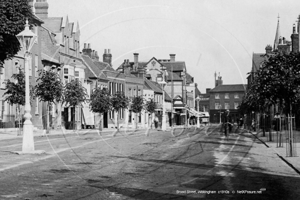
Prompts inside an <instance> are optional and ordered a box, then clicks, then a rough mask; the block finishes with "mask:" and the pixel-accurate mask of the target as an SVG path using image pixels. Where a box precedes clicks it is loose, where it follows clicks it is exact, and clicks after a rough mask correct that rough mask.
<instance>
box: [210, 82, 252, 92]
mask: <svg viewBox="0 0 300 200" xmlns="http://www.w3.org/2000/svg"><path fill="white" fill-rule="evenodd" d="M246 87H247V85H244V84H232V85H219V86H217V87H215V88H214V89H212V90H210V92H245V91H246Z"/></svg>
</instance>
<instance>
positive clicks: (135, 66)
mask: <svg viewBox="0 0 300 200" xmlns="http://www.w3.org/2000/svg"><path fill="white" fill-rule="evenodd" d="M133 56H134V68H135V70H134V71H136V70H137V69H138V66H139V54H138V53H134V54H133Z"/></svg>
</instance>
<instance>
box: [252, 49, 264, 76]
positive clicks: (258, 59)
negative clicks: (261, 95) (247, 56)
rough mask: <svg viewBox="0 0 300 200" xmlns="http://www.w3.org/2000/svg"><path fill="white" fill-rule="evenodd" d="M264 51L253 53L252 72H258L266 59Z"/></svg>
mask: <svg viewBox="0 0 300 200" xmlns="http://www.w3.org/2000/svg"><path fill="white" fill-rule="evenodd" d="M264 55H265V54H264V53H253V56H252V72H256V71H257V70H258V69H259V68H260V65H261V64H262V62H263V61H264V60H265V57H264Z"/></svg>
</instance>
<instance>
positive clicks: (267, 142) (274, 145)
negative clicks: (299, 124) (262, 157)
mask: <svg viewBox="0 0 300 200" xmlns="http://www.w3.org/2000/svg"><path fill="white" fill-rule="evenodd" d="M293 132H294V138H295V143H294V151H293V155H292V156H290V153H289V151H288V149H287V145H288V144H287V140H286V138H287V135H288V132H287V131H282V132H281V133H277V132H276V131H271V136H270V132H267V131H266V132H265V135H264V134H263V132H262V131H261V130H260V131H258V132H250V133H252V134H253V135H254V136H256V137H257V139H259V140H260V141H261V142H262V143H263V145H261V146H262V149H261V150H262V151H264V149H263V148H269V149H272V152H273V153H274V154H276V155H277V156H278V157H279V158H280V159H281V160H283V161H284V162H285V163H286V164H287V165H289V167H291V168H292V169H293V170H295V172H297V173H298V174H299V175H300V157H299V155H300V144H299V143H300V131H293ZM280 135H281V140H280Z"/></svg>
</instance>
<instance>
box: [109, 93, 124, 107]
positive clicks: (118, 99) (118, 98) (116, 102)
mask: <svg viewBox="0 0 300 200" xmlns="http://www.w3.org/2000/svg"><path fill="white" fill-rule="evenodd" d="M110 100H111V106H112V109H113V110H115V111H119V109H122V108H123V109H126V108H128V105H129V99H128V98H127V97H126V96H125V94H124V93H123V92H117V93H115V94H114V95H113V96H112V97H111V99H110Z"/></svg>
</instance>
